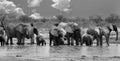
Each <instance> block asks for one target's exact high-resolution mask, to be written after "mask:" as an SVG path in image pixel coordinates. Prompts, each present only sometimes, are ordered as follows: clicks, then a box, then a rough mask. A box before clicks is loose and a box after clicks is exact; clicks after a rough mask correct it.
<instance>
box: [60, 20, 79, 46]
mask: <svg viewBox="0 0 120 61" xmlns="http://www.w3.org/2000/svg"><path fill="white" fill-rule="evenodd" d="M59 26H60V27H62V28H64V29H65V31H66V38H67V42H68V45H74V40H75V42H76V45H79V42H80V41H81V29H80V28H79V27H78V24H77V23H74V22H68V23H64V22H61V23H59Z"/></svg>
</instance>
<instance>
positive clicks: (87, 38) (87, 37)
mask: <svg viewBox="0 0 120 61" xmlns="http://www.w3.org/2000/svg"><path fill="white" fill-rule="evenodd" d="M84 43H85V44H86V46H91V45H92V44H93V37H92V36H91V35H89V34H84V35H82V42H81V45H83V44H84Z"/></svg>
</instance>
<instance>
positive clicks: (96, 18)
mask: <svg viewBox="0 0 120 61" xmlns="http://www.w3.org/2000/svg"><path fill="white" fill-rule="evenodd" d="M89 20H92V21H93V22H95V23H96V24H99V23H101V22H102V21H103V19H102V17H101V16H99V15H95V16H90V17H89Z"/></svg>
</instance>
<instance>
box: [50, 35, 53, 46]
mask: <svg viewBox="0 0 120 61" xmlns="http://www.w3.org/2000/svg"><path fill="white" fill-rule="evenodd" d="M49 39H50V44H49V45H50V46H51V45H52V40H53V39H52V37H50V38H49Z"/></svg>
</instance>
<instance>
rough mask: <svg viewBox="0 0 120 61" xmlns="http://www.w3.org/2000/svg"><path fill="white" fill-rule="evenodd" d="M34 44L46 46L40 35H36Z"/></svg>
mask: <svg viewBox="0 0 120 61" xmlns="http://www.w3.org/2000/svg"><path fill="white" fill-rule="evenodd" d="M36 43H37V45H39V46H40V45H42V46H43V45H46V41H45V40H44V39H43V37H42V36H41V35H37V37H36Z"/></svg>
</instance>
